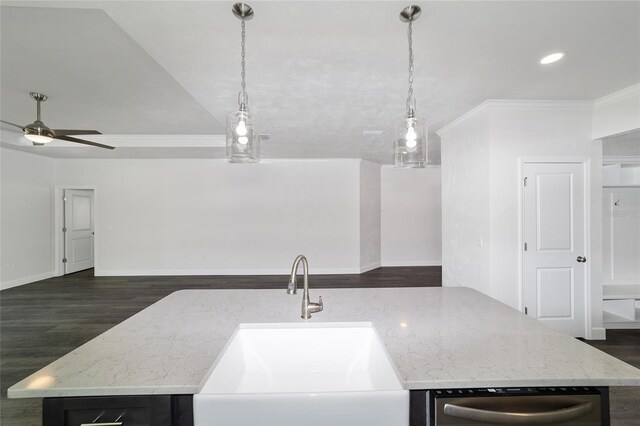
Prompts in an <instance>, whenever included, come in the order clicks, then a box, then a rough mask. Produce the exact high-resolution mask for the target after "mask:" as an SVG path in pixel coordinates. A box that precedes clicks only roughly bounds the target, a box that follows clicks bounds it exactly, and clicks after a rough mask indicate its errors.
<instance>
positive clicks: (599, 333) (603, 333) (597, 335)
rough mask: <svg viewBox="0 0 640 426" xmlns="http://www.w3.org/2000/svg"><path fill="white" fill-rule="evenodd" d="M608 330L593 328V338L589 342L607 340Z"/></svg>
mask: <svg viewBox="0 0 640 426" xmlns="http://www.w3.org/2000/svg"><path fill="white" fill-rule="evenodd" d="M606 339H607V330H606V329H605V328H604V327H591V338H590V339H589V340H606Z"/></svg>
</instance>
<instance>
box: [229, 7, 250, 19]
mask: <svg viewBox="0 0 640 426" xmlns="http://www.w3.org/2000/svg"><path fill="white" fill-rule="evenodd" d="M231 11H232V12H233V14H234V15H235V16H236V18H238V19H239V20H241V21H249V20H250V19H252V18H253V8H252V7H251V6H249V5H248V4H246V3H236V4H234V5H233V7H232V8H231Z"/></svg>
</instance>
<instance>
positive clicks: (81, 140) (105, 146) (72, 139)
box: [55, 136, 115, 149]
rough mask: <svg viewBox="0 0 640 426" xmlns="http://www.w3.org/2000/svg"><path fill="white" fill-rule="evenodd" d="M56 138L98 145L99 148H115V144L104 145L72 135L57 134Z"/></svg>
mask: <svg viewBox="0 0 640 426" xmlns="http://www.w3.org/2000/svg"><path fill="white" fill-rule="evenodd" d="M55 139H60V140H63V141H67V142H75V143H81V144H83V145H91V146H97V147H98V148H105V149H115V146H109V145H104V144H101V143H98V142H91V141H85V140H84V139H78V138H72V137H71V136H56V137H55Z"/></svg>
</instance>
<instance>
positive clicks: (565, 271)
mask: <svg viewBox="0 0 640 426" xmlns="http://www.w3.org/2000/svg"><path fill="white" fill-rule="evenodd" d="M523 174H524V176H525V186H523V191H524V196H523V213H524V215H523V216H524V217H523V235H524V242H525V247H524V250H525V251H524V256H523V274H524V276H523V281H524V289H523V290H524V291H523V302H524V306H525V312H526V313H527V314H528V315H530V316H532V317H534V318H537V319H538V320H540V321H543V322H544V323H546V324H548V325H550V326H552V327H554V328H556V329H559V330H562V331H564V332H566V333H569V334H571V335H573V336H576V337H585V331H586V330H585V328H586V317H585V315H586V311H585V291H586V276H587V275H586V270H587V268H586V260H587V259H585V221H586V219H585V205H584V204H585V185H584V169H583V164H582V163H525V164H524V165H523Z"/></svg>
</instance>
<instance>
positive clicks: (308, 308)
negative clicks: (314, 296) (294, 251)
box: [287, 255, 324, 319]
mask: <svg viewBox="0 0 640 426" xmlns="http://www.w3.org/2000/svg"><path fill="white" fill-rule="evenodd" d="M300 262H302V270H303V273H304V292H303V293H302V315H301V318H302V319H309V318H311V313H313V312H320V311H321V310H322V309H323V307H324V305H323V304H322V296H320V300H319V301H318V303H314V302H310V301H309V264H308V263H307V258H306V257H304V256H303V255H299V256H298V257H296V260H294V261H293V267H292V268H291V278H289V285H288V286H287V293H288V294H296V293H297V291H298V284H297V283H296V275H297V273H298V265H299V264H300Z"/></svg>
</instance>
